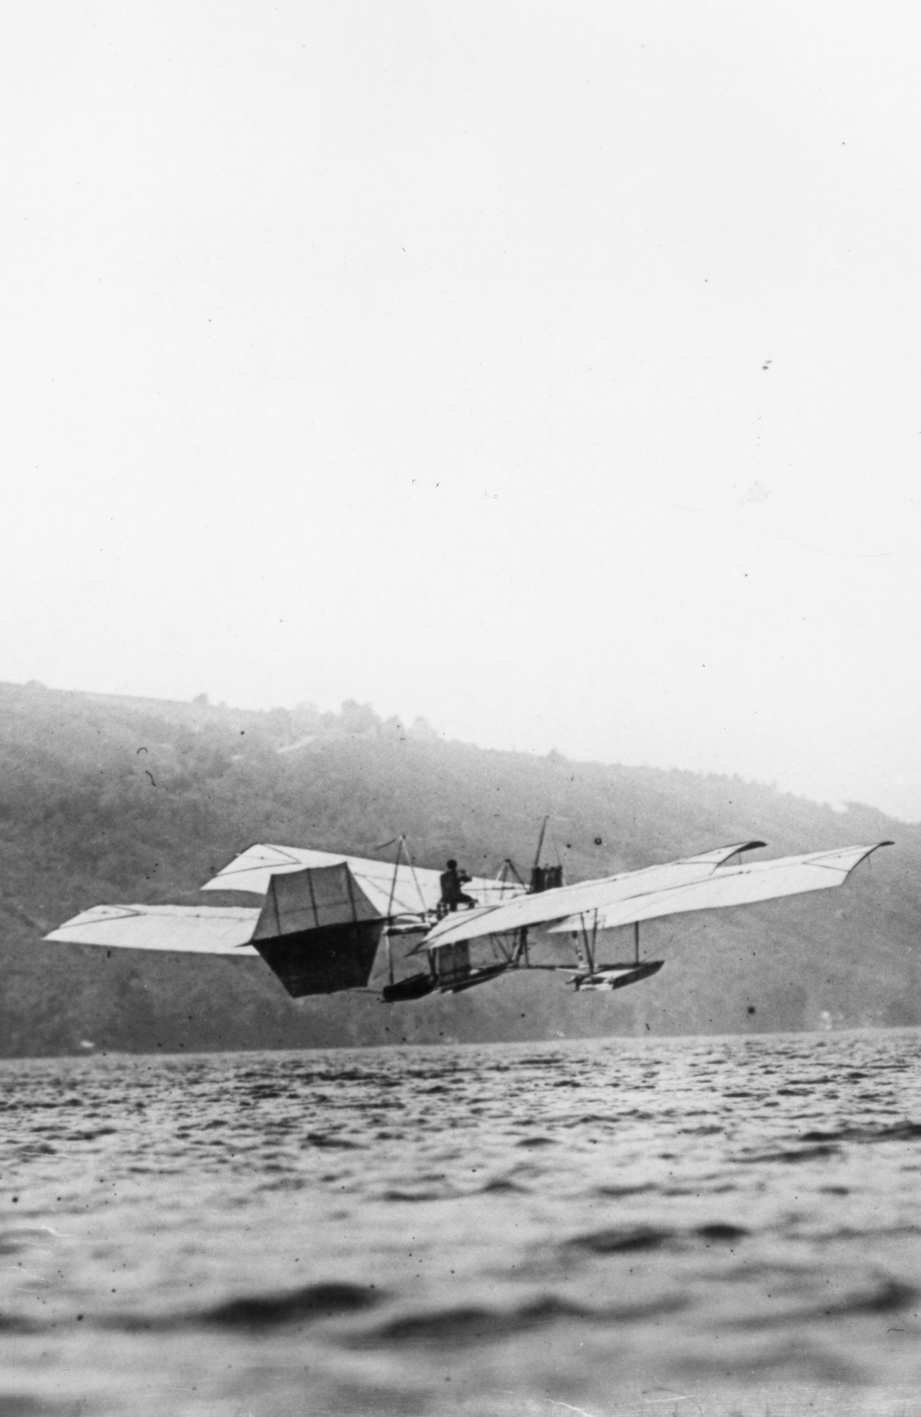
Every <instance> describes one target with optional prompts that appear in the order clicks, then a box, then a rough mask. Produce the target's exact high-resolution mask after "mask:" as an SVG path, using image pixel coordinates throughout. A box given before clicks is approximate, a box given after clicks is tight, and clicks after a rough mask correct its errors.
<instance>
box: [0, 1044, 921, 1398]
mask: <svg viewBox="0 0 921 1417" xmlns="http://www.w3.org/2000/svg"><path fill="white" fill-rule="evenodd" d="M0 1076H2V1079H3V1085H4V1086H3V1113H2V1117H3V1147H2V1153H3V1154H2V1179H0V1196H2V1209H0V1217H2V1218H0V1417H36V1414H43V1413H47V1414H52V1417H65V1414H66V1417H71V1414H78V1413H79V1414H80V1415H81V1417H103V1414H105V1417H132V1414H145V1417H146V1414H155V1413H156V1414H158V1415H159V1414H163V1417H289V1414H308V1413H310V1414H313V1413H315V1414H328V1413H329V1414H331V1413H336V1414H349V1415H350V1417H351V1414H361V1413H366V1412H367V1413H394V1414H396V1413H400V1414H402V1413H407V1414H408V1413H436V1414H438V1413H446V1414H449V1413H458V1412H460V1413H464V1414H468V1413H484V1414H487V1413H489V1414H491V1413H496V1414H511V1413H515V1414H517V1413H524V1414H535V1417H549V1414H554V1417H565V1415H566V1414H569V1413H573V1412H575V1413H582V1414H589V1415H590V1417H610V1415H611V1414H621V1413H623V1414H631V1417H632V1415H633V1414H639V1413H642V1414H646V1417H672V1414H677V1417H691V1414H701V1413H703V1414H707V1417H709V1414H727V1417H728V1414H730V1413H740V1414H743V1413H744V1414H749V1413H752V1414H755V1413H758V1414H765V1415H766V1414H768V1413H771V1414H775V1415H776V1414H780V1413H791V1414H794V1413H795V1414H799V1413H805V1412H810V1413H826V1412H827V1413H832V1412H835V1413H838V1412H842V1413H849V1414H852V1413H860V1414H864V1413H885V1414H887V1417H896V1414H911V1413H916V1412H917V1413H921V1342H919V1338H921V1229H919V1206H921V1187H919V1176H921V1034H919V1033H918V1032H915V1031H908V1032H890V1033H854V1034H825V1035H821V1036H815V1035H797V1036H783V1037H761V1038H748V1039H695V1040H677V1041H676V1040H661V1041H660V1040H656V1041H649V1042H634V1041H629V1040H605V1041H600V1042H595V1043H590V1044H586V1043H578V1044H541V1045H516V1046H514V1047H470V1048H454V1047H452V1048H437V1049H436V1048H431V1049H424V1048H406V1049H402V1050H390V1051H382V1050H361V1051H349V1052H325V1053H296V1054H295V1053H285V1054H277V1053H276V1054H255V1055H254V1054H245V1055H239V1054H237V1055H232V1056H199V1057H194V1058H181V1059H180V1058H157V1059H148V1058H129V1057H109V1058H86V1059H79V1060H54V1061H38V1062H36V1061H29V1062H22V1063H8V1064H5V1065H2V1071H0ZM916 1394H917V1396H916Z"/></svg>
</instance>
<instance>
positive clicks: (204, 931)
mask: <svg viewBox="0 0 921 1417" xmlns="http://www.w3.org/2000/svg"><path fill="white" fill-rule="evenodd" d="M258 919H259V911H258V910H253V909H252V908H250V907H242V906H231V907H230V908H223V909H215V908H214V907H211V906H207V907H197V906H184V905H96V906H93V908H92V910H84V911H83V912H82V914H80V915H75V916H74V917H73V919H72V920H67V921H65V923H64V924H63V925H60V926H59V927H58V928H57V930H52V931H51V934H50V935H46V936H45V939H46V940H56V941H61V942H62V943H67V944H75V945H103V946H107V947H108V948H109V949H121V950H125V949H128V950H171V951H176V952H177V953H182V954H206V955H227V954H231V955H253V956H255V957H257V958H258V952H257V951H256V950H254V949H253V948H252V946H251V945H250V944H249V941H250V940H251V939H252V936H253V931H254V930H255V928H256V921H257V920H258Z"/></svg>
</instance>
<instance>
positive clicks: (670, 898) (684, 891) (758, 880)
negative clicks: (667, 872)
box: [551, 841, 891, 934]
mask: <svg viewBox="0 0 921 1417" xmlns="http://www.w3.org/2000/svg"><path fill="white" fill-rule="evenodd" d="M890 845H891V842H885V841H881V842H877V844H876V845H875V846H849V847H845V848H844V849H842V850H839V851H816V852H810V853H809V854H808V855H806V856H781V857H778V858H777V859H776V860H774V861H755V862H750V863H747V864H746V865H744V866H728V867H725V868H724V869H723V870H721V871H716V872H714V873H713V875H711V876H710V877H709V879H708V880H705V881H694V882H691V883H688V884H686V885H681V886H675V887H673V888H672V889H671V890H664V891H654V892H653V893H652V894H651V895H646V896H642V897H639V898H638V899H634V900H630V901H621V902H617V903H612V904H610V905H607V906H602V907H601V908H600V909H598V910H595V911H592V912H591V915H590V916H589V918H586V917H585V916H584V915H572V916H570V917H569V918H568V919H567V920H563V921H561V922H560V923H559V924H558V925H554V926H552V927H551V934H557V933H562V932H563V931H569V930H579V929H580V928H588V929H592V928H595V929H598V930H612V929H614V928H615V927H616V926H618V925H632V924H634V923H636V922H638V921H642V920H658V919H660V918H661V917H662V916H665V915H683V914H685V913H686V912H688V911H693V910H721V909H724V908H725V907H727V906H733V905H753V904H755V902H756V901H759V900H774V899H777V898H778V897H780V896H788V895H803V894H805V893H806V892H807V891H822V890H829V889H831V888H832V887H834V886H841V885H843V884H844V882H845V881H846V880H847V878H848V876H849V875H850V873H851V872H852V871H853V869H854V867H855V866H857V865H859V863H860V862H861V861H863V860H864V859H865V858H866V857H867V856H869V855H870V854H871V852H873V851H876V849H877V847H879V846H890Z"/></svg>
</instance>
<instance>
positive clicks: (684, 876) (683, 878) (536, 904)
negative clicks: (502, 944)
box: [425, 841, 764, 947]
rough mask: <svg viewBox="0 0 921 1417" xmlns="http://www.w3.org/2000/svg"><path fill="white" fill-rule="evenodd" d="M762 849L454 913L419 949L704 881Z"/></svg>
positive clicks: (725, 851) (725, 850)
mask: <svg viewBox="0 0 921 1417" xmlns="http://www.w3.org/2000/svg"><path fill="white" fill-rule="evenodd" d="M763 845H764V842H763V841H740V842H735V843H733V844H732V845H731V846H719V847H717V848H716V849H715V850H713V851H705V852H702V853H701V854H700V855H698V856H685V857H682V858H681V859H680V860H678V861H668V862H666V863H665V864H664V865H661V866H646V867H644V868H643V869H642V870H640V871H623V872H621V873H620V874H619V875H617V876H605V877H603V878H602V879H601V880H596V881H580V882H578V883H577V884H576V885H573V886H558V887H557V888H556V889H555V890H549V891H542V892H540V893H539V894H537V895H525V896H520V897H519V898H518V899H516V900H512V901H509V902H508V903H507V904H505V905H500V906H497V907H495V908H493V909H492V910H486V911H482V910H481V911H459V912H458V913H457V914H456V915H448V916H446V917H445V919H444V920H442V921H441V922H440V923H439V924H438V925H436V926H435V927H434V929H432V930H430V931H429V933H428V935H427V936H426V937H425V944H426V946H430V947H437V946H439V945H446V944H451V943H454V942H455V941H457V940H475V939H479V938H481V937H482V936H484V935H501V934H504V933H505V932H506V931H509V930H520V929H521V928H522V926H524V925H546V924H548V923H549V922H550V921H553V920H561V919H563V918H564V917H565V916H568V915H576V914H578V915H581V914H584V913H585V912H586V911H593V910H599V909H601V908H603V907H605V906H609V905H613V904H615V903H616V902H618V901H622V900H630V899H632V898H633V897H635V896H648V895H650V894H651V893H652V892H653V891H657V890H667V889H670V888H673V887H675V886H679V885H685V884H687V883H688V882H692V881H699V880H705V879H707V878H709V877H710V876H712V875H713V873H714V872H715V871H716V870H717V868H718V867H719V866H720V865H721V863H722V862H723V861H728V860H730V859H731V858H732V857H733V856H737V855H739V853H740V852H743V851H751V850H753V849H754V848H755V847H758V846H763Z"/></svg>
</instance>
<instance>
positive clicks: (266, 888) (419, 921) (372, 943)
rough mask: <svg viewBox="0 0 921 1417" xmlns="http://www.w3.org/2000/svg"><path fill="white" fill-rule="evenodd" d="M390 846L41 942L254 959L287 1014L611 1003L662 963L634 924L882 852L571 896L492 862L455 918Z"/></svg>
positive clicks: (681, 865)
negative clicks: (532, 983) (371, 996)
mask: <svg viewBox="0 0 921 1417" xmlns="http://www.w3.org/2000/svg"><path fill="white" fill-rule="evenodd" d="M542 837H543V833H542V834H541V838H542ZM392 844H394V843H387V845H388V846H389V845H392ZM395 845H396V852H395V859H394V860H393V861H381V860H371V859H365V858H362V857H356V856H347V855H339V854H336V853H332V852H328V851H315V850H312V849H309V848H306V847H292V846H272V845H262V844H260V845H256V846H251V847H249V848H248V849H247V850H246V851H244V852H243V853H242V854H241V855H239V856H237V857H235V858H234V860H232V861H231V862H230V863H229V864H228V865H227V866H225V867H224V868H223V869H222V870H221V871H219V872H218V874H217V875H216V876H214V877H213V878H212V879H211V880H209V881H206V882H205V884H204V886H203V887H202V890H203V891H221V892H226V891H231V892H242V893H244V894H245V895H247V896H250V897H252V896H257V897H260V898H261V899H260V903H259V904H251V905H233V906H221V905H218V906H211V907H209V906H178V905H97V906H94V907H93V908H92V909H90V910H86V911H84V912H83V913H82V914H80V915H76V916H74V918H73V919H72V920H68V921H66V923H65V924H63V925H61V926H60V927H59V928H58V929H56V930H52V931H51V933H50V934H49V935H46V936H45V939H46V940H51V941H57V942H62V943H72V944H89V945H98V946H102V947H104V948H106V949H133V950H157V951H167V952H176V953H193V954H206V955H231V956H235V957H240V956H258V957H260V958H261V959H262V960H264V962H265V963H266V964H267V965H268V967H269V968H270V969H271V970H272V972H273V973H274V974H275V975H276V976H277V978H278V979H279V980H280V981H281V983H282V985H283V986H284V988H285V989H286V990H287V991H288V993H289V994H290V995H291V996H292V997H293V998H302V997H304V996H306V995H309V994H334V993H338V992H340V991H341V990H347V989H354V990H365V991H366V990H368V989H369V988H371V986H372V976H374V978H375V980H376V981H377V986H378V987H377V988H376V989H375V990H374V992H379V994H380V997H381V998H382V999H383V1001H384V1002H385V1003H400V1002H407V1001H409V1000H414V999H421V998H424V997H425V996H426V995H428V994H432V993H450V994H457V993H460V992H462V991H463V990H466V989H471V988H473V987H475V986H477V985H480V984H486V983H489V982H490V981H492V980H495V979H498V978H499V977H500V976H501V975H503V974H507V973H508V972H509V971H512V970H519V969H544V970H550V971H555V972H557V971H558V972H562V973H563V974H565V976H566V977H567V978H568V980H569V982H570V983H571V985H572V986H573V988H574V989H575V990H577V991H579V992H584V991H590V990H591V991H611V990H616V989H622V988H624V987H625V986H626V985H629V984H636V983H639V982H640V981H641V980H643V979H648V978H650V977H651V976H652V975H654V974H656V973H657V972H658V971H659V970H660V969H661V968H662V965H663V963H664V961H662V960H653V959H645V960H644V959H643V958H642V957H641V954H640V926H641V925H642V924H643V923H644V922H646V921H649V920H658V919H661V918H662V917H665V916H669V915H679V914H684V913H686V912H691V911H700V910H719V909H724V908H728V907H733V906H742V905H749V904H753V903H754V902H756V901H764V900H771V899H774V898H776V897H780V896H792V895H800V894H802V893H804V892H807V891H820V890H828V889H830V888H832V887H834V886H841V885H843V884H844V882H845V881H846V880H847V879H848V877H849V876H850V875H851V873H852V872H853V871H854V870H855V869H856V867H857V866H859V865H860V863H861V862H863V861H865V860H867V858H868V857H870V856H871V855H872V854H873V852H874V851H877V850H878V849H879V848H880V847H882V846H891V845H892V842H889V841H879V842H876V843H875V844H874V845H872V846H849V847H840V848H837V849H834V850H830V851H814V852H809V853H808V854H806V855H802V856H783V857H776V858H774V859H772V860H770V859H769V860H764V859H750V858H749V857H748V853H749V852H752V851H755V850H757V849H760V848H761V847H763V846H764V845H765V843H764V842H762V841H741V842H734V843H732V844H730V845H728V846H722V847H717V848H716V849H715V850H712V851H705V852H703V853H701V854H700V855H696V856H685V857H682V858H681V859H679V860H677V861H669V862H666V863H664V864H662V865H656V866H647V867H645V868H644V869H642V870H638V871H626V872H619V873H618V874H616V875H611V876H604V877H601V878H600V879H596V880H589V881H576V882H574V883H571V884H569V883H564V881H563V877H562V868H561V867H560V866H559V865H555V866H541V865H538V864H535V866H534V867H533V868H532V870H531V873H530V878H529V879H528V880H527V881H525V880H523V879H522V878H521V876H520V875H519V874H518V872H517V870H516V869H515V867H514V866H513V864H512V862H511V861H506V862H505V863H504V864H503V867H502V869H501V870H500V871H499V873H498V874H497V876H496V877H495V878H485V877H475V878H472V879H471V878H466V880H465V882H464V902H465V903H464V906H463V908H461V907H459V906H456V907H453V908H452V905H451V904H448V905H446V904H445V902H444V899H443V897H444V894H445V892H444V887H443V883H442V874H441V873H440V872H439V871H437V870H432V869H429V868H425V867H420V866H416V865H415V864H414V863H413V862H412V860H411V858H410V855H409V851H408V849H407V847H406V842H405V839H404V838H402V837H401V838H399V840H398V841H397V842H396V843H395ZM382 849H383V848H382ZM539 858H540V846H538V860H539ZM468 901H469V902H470V903H467V902H468ZM624 928H626V929H627V931H628V935H631V936H632V939H631V940H630V949H629V951H628V953H629V956H630V957H629V958H621V959H615V960H614V961H613V962H610V961H606V960H605V959H604V958H603V955H604V953H605V951H606V950H607V949H608V948H610V947H609V946H608V945H606V944H604V943H603V942H606V941H608V940H610V939H611V932H613V931H615V930H623V929H624Z"/></svg>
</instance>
